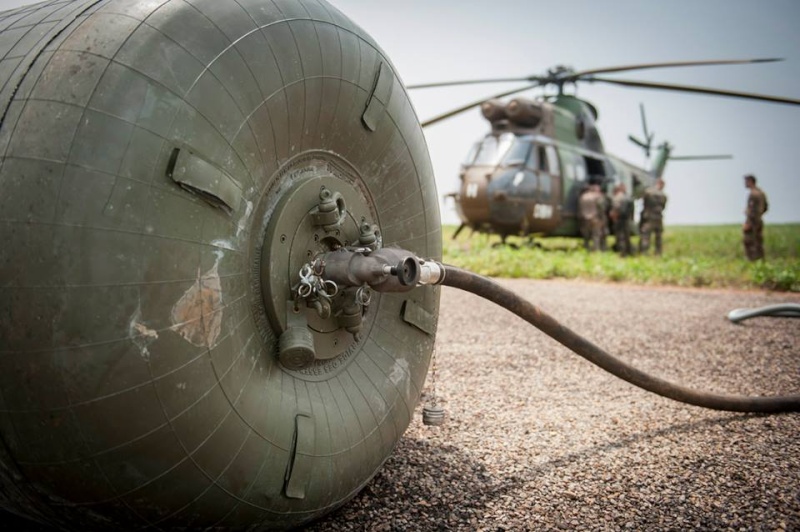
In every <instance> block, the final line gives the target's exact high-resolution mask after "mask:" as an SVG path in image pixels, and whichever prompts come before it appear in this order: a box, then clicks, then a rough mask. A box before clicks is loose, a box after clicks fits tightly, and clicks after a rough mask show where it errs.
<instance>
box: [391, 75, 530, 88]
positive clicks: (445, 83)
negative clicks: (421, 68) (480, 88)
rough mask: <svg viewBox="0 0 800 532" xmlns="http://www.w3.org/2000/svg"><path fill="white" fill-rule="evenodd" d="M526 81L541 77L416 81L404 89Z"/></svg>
mask: <svg viewBox="0 0 800 532" xmlns="http://www.w3.org/2000/svg"><path fill="white" fill-rule="evenodd" d="M521 81H527V82H532V81H535V82H537V83H540V82H541V79H540V78H538V77H536V76H528V77H524V78H495V79H466V80H461V81H440V82H438V83H418V84H416V85H406V89H408V90H412V89H430V88H434V87H453V86H455V85H477V84H480V83H511V82H521Z"/></svg>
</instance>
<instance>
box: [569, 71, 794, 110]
mask: <svg viewBox="0 0 800 532" xmlns="http://www.w3.org/2000/svg"><path fill="white" fill-rule="evenodd" d="M584 81H589V82H591V83H594V82H602V83H611V84H613V85H623V86H626V87H639V88H643V89H663V90H672V91H678V92H695V93H698V94H711V95H714V96H729V97H731V98H744V99H746V100H759V101H763V102H774V103H786V104H790V105H800V100H798V99H795V98H786V97H782V96H770V95H768V94H756V93H752V92H738V91H729V90H723V89H713V88H710V87H696V86H692V85H676V84H672V83H656V82H652V81H637V80H632V79H628V80H625V79H613V78H599V77H595V76H592V77H588V78H585V79H584Z"/></svg>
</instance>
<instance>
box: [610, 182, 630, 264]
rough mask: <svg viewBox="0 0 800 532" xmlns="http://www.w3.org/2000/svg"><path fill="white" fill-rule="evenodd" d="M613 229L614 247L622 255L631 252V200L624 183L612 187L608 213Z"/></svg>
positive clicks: (624, 255)
mask: <svg viewBox="0 0 800 532" xmlns="http://www.w3.org/2000/svg"><path fill="white" fill-rule="evenodd" d="M609 217H610V218H611V223H612V224H613V230H614V239H615V240H614V248H615V250H616V251H617V252H618V253H619V254H620V255H621V256H622V257H627V256H628V255H631V254H633V246H632V245H631V225H630V222H631V219H632V218H633V200H631V198H630V197H628V194H627V190H626V188H625V183H620V184H618V185H617V186H616V187H614V196H613V197H612V198H611V212H610V213H609Z"/></svg>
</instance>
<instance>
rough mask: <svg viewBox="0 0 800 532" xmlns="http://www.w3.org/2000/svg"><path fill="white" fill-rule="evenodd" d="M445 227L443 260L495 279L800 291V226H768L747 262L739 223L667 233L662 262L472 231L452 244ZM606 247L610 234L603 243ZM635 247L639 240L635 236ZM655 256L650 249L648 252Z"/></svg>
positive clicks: (576, 244) (576, 243)
mask: <svg viewBox="0 0 800 532" xmlns="http://www.w3.org/2000/svg"><path fill="white" fill-rule="evenodd" d="M454 232H455V227H453V226H445V227H444V228H443V239H444V262H446V263H448V264H452V265H454V266H459V267H461V268H466V269H469V270H472V271H474V272H477V273H480V274H482V275H488V276H493V277H528V278H533V279H553V278H566V279H588V280H594V281H612V282H626V283H638V284H665V285H677V286H694V287H717V288H719V287H725V288H751V289H752V288H761V289H767V290H779V291H792V292H800V224H782V225H775V224H769V225H767V226H766V227H765V229H764V248H765V250H766V260H764V261H757V262H755V263H753V262H749V261H748V260H746V259H745V258H744V248H743V247H742V233H741V226H740V225H723V226H675V227H667V228H666V229H665V232H664V254H663V255H662V256H661V257H654V256H653V255H648V256H634V257H628V258H621V257H619V256H618V255H616V254H615V253H613V252H611V251H609V252H606V253H587V252H586V251H584V250H583V247H582V245H583V242H582V241H581V240H580V239H577V238H575V239H573V238H560V237H555V238H541V239H537V240H536V242H537V243H538V244H540V245H541V247H532V246H527V245H525V243H526V240H525V239H522V238H516V239H515V238H509V239H508V242H513V243H516V244H518V245H519V246H520V248H519V249H512V248H510V247H509V246H493V245H494V244H497V243H499V242H500V239H499V237H496V236H487V235H484V234H474V235H471V236H470V234H469V231H468V230H465V231H463V232H462V233H461V235H459V237H458V239H457V240H453V239H452V235H453V233H454ZM608 242H609V246H610V245H611V244H612V243H613V237H610V238H609V239H608ZM633 243H634V246H636V245H637V244H638V237H634V239H633ZM651 252H652V251H651Z"/></svg>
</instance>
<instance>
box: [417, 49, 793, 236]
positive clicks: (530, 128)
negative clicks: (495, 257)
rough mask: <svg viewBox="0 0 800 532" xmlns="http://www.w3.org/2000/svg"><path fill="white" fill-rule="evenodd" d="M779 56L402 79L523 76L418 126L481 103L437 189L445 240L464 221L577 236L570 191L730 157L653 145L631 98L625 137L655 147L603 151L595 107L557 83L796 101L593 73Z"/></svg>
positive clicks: (641, 180)
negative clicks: (635, 158) (453, 183)
mask: <svg viewBox="0 0 800 532" xmlns="http://www.w3.org/2000/svg"><path fill="white" fill-rule="evenodd" d="M781 60H782V59H777V58H763V59H741V60H712V61H676V62H662V63H644V64H635V65H624V66H614V67H606V68H598V69H590V70H582V71H575V70H574V69H573V68H570V67H567V66H563V65H559V66H556V67H554V68H552V69H550V70H548V71H547V73H546V74H545V75H541V76H528V77H522V78H501V79H478V80H462V81H447V82H440V83H427V84H417V85H409V86H408V88H409V89H424V88H436V87H438V88H442V87H450V86H454V85H466V84H476V83H498V82H521V81H525V82H528V83H529V84H528V85H526V86H525V87H522V88H517V89H513V90H509V91H505V92H503V93H500V94H496V95H494V96H491V97H489V98H486V99H482V100H479V101H476V102H472V103H469V104H466V105H463V106H461V107H459V108H457V109H454V110H451V111H448V112H446V113H443V114H440V115H438V116H436V117H434V118H431V119H429V120H426V121H424V122H422V126H423V127H426V126H431V125H433V124H436V123H438V122H441V121H443V120H446V119H448V118H451V117H453V116H455V115H457V114H460V113H463V112H465V111H468V110H471V109H473V108H475V107H480V109H481V112H482V114H483V117H484V118H485V119H486V120H487V121H488V122H489V125H490V128H491V129H490V131H489V132H488V133H487V134H486V135H485V136H484V137H483V138H482V139H480V140H479V141H477V142H476V143H475V144H474V145H473V146H472V147H471V149H470V150H469V152H468V154H467V156H466V157H465V159H464V161H463V163H462V167H461V172H460V174H459V177H460V181H461V183H460V187H459V190H458V191H457V192H451V193H449V194H447V195H446V196H445V197H447V198H452V199H453V200H454V201H455V208H456V211H457V213H458V216H459V218H460V220H461V224H460V225H459V227H458V228H457V229H456V231H455V233H454V234H453V238H456V237H457V236H458V235H459V234H460V233H461V231H462V230H463V229H465V228H470V229H472V231H473V233H475V232H484V233H495V234H498V235H499V236H500V238H501V241H502V242H503V243H505V241H506V238H507V237H509V236H512V235H518V236H527V237H529V238H531V239H532V237H533V235H541V236H579V234H580V233H579V223H578V220H577V215H576V213H577V204H578V197H579V196H580V193H581V191H582V190H584V189H585V188H586V187H587V186H588V185H589V184H593V183H596V184H599V185H601V188H602V189H603V190H604V191H605V193H606V194H607V195H610V194H611V191H612V189H613V187H614V186H615V185H616V184H618V183H622V184H624V185H625V189H626V190H627V191H628V194H629V195H631V196H632V197H633V198H634V199H638V198H641V197H642V195H643V193H644V191H645V190H646V189H647V188H648V187H649V186H651V185H652V184H653V183H654V182H655V180H656V179H659V178H661V177H662V176H663V173H664V169H665V167H666V165H667V162H668V161H670V160H699V159H722V158H730V155H694V156H675V155H674V154H673V153H672V151H673V146H672V145H671V144H669V143H668V142H662V143H660V144H659V145H658V146H656V147H655V148H654V146H653V133H651V132H649V131H648V128H647V121H646V118H645V113H644V107H643V105H641V104H640V113H641V119H642V128H643V132H644V139H641V138H637V137H635V136H633V135H629V139H630V140H631V141H632V142H633V143H635V144H636V145H637V146H639V147H641V148H642V149H643V150H644V152H645V155H646V157H647V159H648V160H649V158H650V154H651V151H653V150H654V149H655V151H656V154H655V157H654V159H653V161H652V164H651V165H650V167H649V168H642V167H640V166H637V165H635V164H632V163H630V162H628V161H626V160H623V159H621V158H619V157H616V156H614V155H612V154H610V153H607V152H606V151H605V149H604V146H603V141H602V139H601V136H600V132H599V130H598V126H597V121H598V116H599V113H598V111H597V108H596V107H595V106H594V105H593V104H592V103H590V102H588V101H586V100H583V99H580V98H578V97H577V96H575V95H573V94H567V93H566V92H565V87H567V86H573V87H574V86H575V85H577V84H578V83H581V82H586V83H609V84H616V85H622V86H628V87H640V88H650V89H661V90H671V91H682V92H691V93H699V94H710V95H716V96H726V97H734V98H744V99H751V100H758V101H768V102H775V103H784V104H793V105H798V104H800V100H795V99H791V98H783V97H775V96H769V95H762V94H753V93H745V92H736V91H728V90H721V89H713V88H706V87H695V86H686V85H676V84H669V83H654V82H646V81H636V80H630V79H616V78H609V77H600V76H598V75H599V74H610V73H617V72H624V71H632V70H643V69H652V68H663V67H690V66H713V65H731V64H753V63H767V62H774V61H781ZM549 87H555V88H556V92H555V94H545V95H544V96H542V97H539V98H536V99H530V98H520V97H517V98H513V99H511V100H509V101H502V100H501V99H500V98H504V97H507V96H512V95H514V94H516V93H519V92H522V91H526V90H530V89H534V88H544V89H548V88H549Z"/></svg>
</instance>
